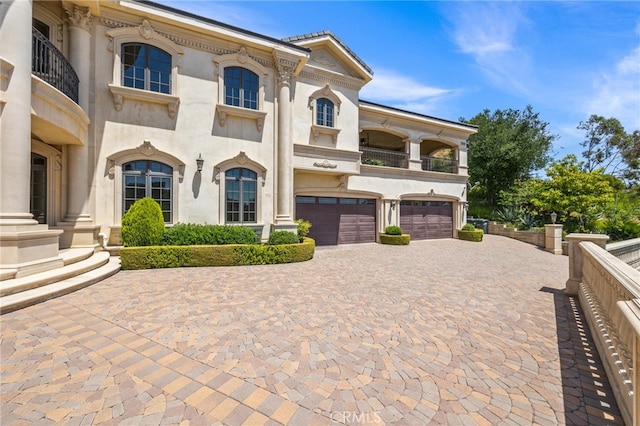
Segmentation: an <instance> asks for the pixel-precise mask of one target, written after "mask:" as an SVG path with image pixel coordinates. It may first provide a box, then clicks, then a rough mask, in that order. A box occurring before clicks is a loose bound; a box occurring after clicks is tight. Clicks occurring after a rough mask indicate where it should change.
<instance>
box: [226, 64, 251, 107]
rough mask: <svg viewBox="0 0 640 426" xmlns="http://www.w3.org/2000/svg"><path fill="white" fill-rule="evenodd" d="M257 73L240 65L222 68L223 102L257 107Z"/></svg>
mask: <svg viewBox="0 0 640 426" xmlns="http://www.w3.org/2000/svg"><path fill="white" fill-rule="evenodd" d="M258 87H259V79H258V74H256V73H254V72H253V71H250V70H248V69H246V68H241V67H227V68H225V69H224V91H225V92H224V93H225V96H224V103H225V104H226V105H232V106H238V107H242V108H248V109H258Z"/></svg>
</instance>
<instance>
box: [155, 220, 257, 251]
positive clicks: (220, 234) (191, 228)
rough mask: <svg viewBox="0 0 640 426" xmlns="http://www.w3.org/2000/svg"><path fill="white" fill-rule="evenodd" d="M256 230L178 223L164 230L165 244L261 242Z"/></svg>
mask: <svg viewBox="0 0 640 426" xmlns="http://www.w3.org/2000/svg"><path fill="white" fill-rule="evenodd" d="M259 243H260V238H258V235H257V234H256V232H255V231H254V230H253V229H251V228H248V227H246V226H237V225H199V224H195V223H178V224H176V225H173V226H171V227H169V228H166V229H165V230H164V235H163V236H162V243H161V244H160V245H163V246H196V245H219V244H259Z"/></svg>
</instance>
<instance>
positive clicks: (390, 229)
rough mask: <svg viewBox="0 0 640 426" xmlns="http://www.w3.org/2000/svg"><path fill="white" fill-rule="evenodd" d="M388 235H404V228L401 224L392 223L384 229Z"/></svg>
mask: <svg viewBox="0 0 640 426" xmlns="http://www.w3.org/2000/svg"><path fill="white" fill-rule="evenodd" d="M384 232H385V234H387V235H402V228H400V227H399V226H394V225H390V226H387V228H386V229H385V230H384Z"/></svg>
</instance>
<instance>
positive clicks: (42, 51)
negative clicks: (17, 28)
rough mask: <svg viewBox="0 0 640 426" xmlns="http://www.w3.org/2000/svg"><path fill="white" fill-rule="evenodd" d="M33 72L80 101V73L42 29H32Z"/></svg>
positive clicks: (76, 101)
mask: <svg viewBox="0 0 640 426" xmlns="http://www.w3.org/2000/svg"><path fill="white" fill-rule="evenodd" d="M32 34H33V36H32V47H31V51H32V55H31V56H32V59H31V73H32V74H33V75H35V76H36V77H38V78H40V79H41V80H44V81H46V82H47V83H49V84H50V85H52V86H53V87H55V88H56V89H58V90H60V91H61V92H62V93H64V94H65V95H67V96H68V97H69V98H70V99H71V100H73V101H74V102H75V103H78V75H77V74H76V72H75V70H74V69H73V67H72V66H71V64H70V63H69V61H67V58H65V57H64V55H63V54H62V52H60V51H59V50H58V49H57V48H56V47H55V46H54V45H53V44H52V43H51V42H50V41H49V40H48V39H47V38H46V37H45V36H44V35H42V34H41V33H40V31H38V30H36V29H35V28H33V29H32Z"/></svg>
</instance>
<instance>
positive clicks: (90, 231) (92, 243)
mask: <svg viewBox="0 0 640 426" xmlns="http://www.w3.org/2000/svg"><path fill="white" fill-rule="evenodd" d="M55 229H58V230H61V231H62V232H63V233H62V235H61V236H60V248H61V249H65V248H71V247H93V248H94V249H96V248H98V247H100V243H99V242H98V233H99V232H100V226H99V225H94V224H83V223H81V222H59V223H58V225H57V226H56V227H55Z"/></svg>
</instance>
